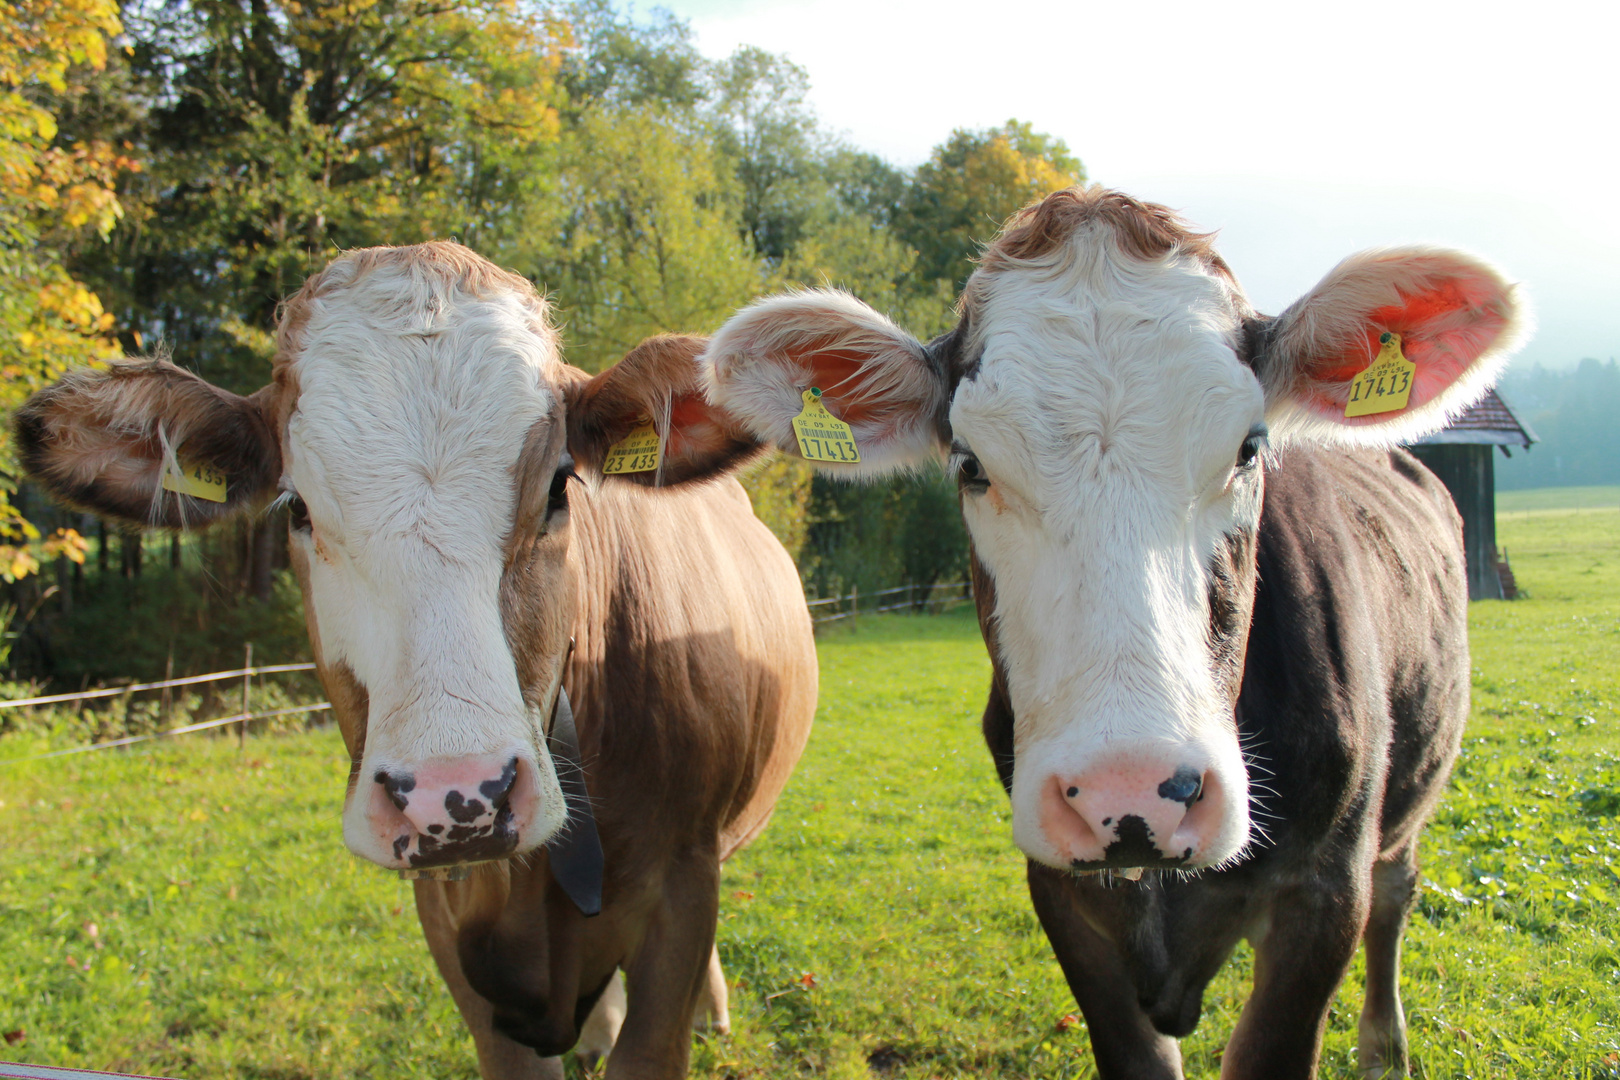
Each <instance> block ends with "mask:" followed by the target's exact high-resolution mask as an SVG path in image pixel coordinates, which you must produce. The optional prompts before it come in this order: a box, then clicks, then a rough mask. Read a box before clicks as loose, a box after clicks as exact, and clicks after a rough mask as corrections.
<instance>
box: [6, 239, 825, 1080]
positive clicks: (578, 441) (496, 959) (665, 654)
mask: <svg viewBox="0 0 1620 1080" xmlns="http://www.w3.org/2000/svg"><path fill="white" fill-rule="evenodd" d="M701 345H702V342H701V341H700V340H699V339H694V338H659V339H654V340H652V341H650V342H647V343H645V344H643V345H642V346H640V347H639V348H637V349H636V350H635V351H633V352H632V353H631V354H630V355H629V356H627V357H626V358H625V359H624V360H623V361H621V362H620V363H619V364H618V365H617V366H615V367H614V368H612V369H611V370H609V371H607V372H604V373H603V374H601V375H598V376H596V377H595V378H590V377H587V376H586V375H585V373H583V372H581V371H578V370H577V369H574V368H570V367H566V366H565V365H563V364H562V363H561V361H560V360H559V358H558V350H557V341H556V334H555V332H554V331H553V330H552V329H551V327H550V325H549V323H548V321H547V311H546V308H545V304H544V302H543V301H542V300H541V299H540V297H539V296H538V294H536V292H535V291H534V289H533V288H532V287H531V286H530V284H529V283H528V282H527V281H525V280H523V279H522V278H519V277H516V276H515V275H512V274H508V273H505V272H503V271H500V270H497V269H496V268H495V267H493V266H491V265H490V264H489V263H487V262H485V261H484V260H482V259H480V258H478V257H477V256H475V255H474V254H472V253H471V252H470V251H467V250H466V249H465V248H461V247H458V246H456V245H451V244H428V245H423V246H420V247H414V248H393V249H390V248H377V249H371V250H367V251H359V252H354V253H351V254H348V255H344V256H342V257H340V258H339V259H337V260H336V261H334V262H333V264H332V265H331V266H329V267H328V268H327V269H326V270H325V271H324V272H322V273H321V274H319V275H317V276H316V277H315V278H313V279H311V280H310V281H309V283H308V284H307V285H306V286H305V287H304V288H303V290H302V291H301V292H300V293H299V294H298V295H297V296H296V297H294V298H293V299H292V300H291V301H290V302H289V303H288V304H287V307H286V311H285V312H284V316H283V320H282V324H281V327H280V334H279V350H278V353H277V356H276V362H275V368H274V381H273V382H272V383H271V384H270V385H269V386H267V387H265V388H264V389H263V390H261V391H259V392H258V393H257V394H254V395H253V396H252V397H250V398H240V397H237V396H235V395H233V394H229V393H226V392H225V391H222V390H219V389H217V388H215V387H213V386H210V385H209V384H207V383H205V382H203V381H202V380H201V379H199V378H197V377H195V376H193V375H191V374H188V373H187V372H184V371H182V370H180V369H179V368H176V367H174V366H173V365H171V364H169V363H166V362H162V361H144V362H132V363H123V364H116V365H113V366H111V367H109V368H107V369H103V370H97V371H87V372H79V373H75V374H73V375H70V376H69V377H67V378H66V379H64V380H63V381H62V382H61V383H60V384H58V385H57V386H55V387H52V388H50V389H47V390H45V391H42V392H41V393H40V394H38V395H36V396H35V398H34V399H33V400H32V401H31V402H30V403H29V404H28V405H27V406H26V407H25V408H24V409H23V410H22V412H21V414H20V416H19V420H18V435H19V440H20V443H21V446H22V451H23V457H24V460H25V462H26V463H27V466H28V468H29V470H30V472H31V473H32V474H33V475H34V476H35V477H37V478H38V479H39V480H40V482H42V483H43V484H44V485H45V486H46V487H47V488H48V489H49V490H51V491H52V492H53V493H55V494H56V495H57V496H59V497H61V498H63V499H66V500H68V501H70V502H73V503H75V504H77V505H79V506H83V507H86V508H88V509H90V510H93V511H96V512H98V513H103V514H109V515H114V516H118V517H122V518H124V519H125V520H128V521H130V522H132V523H135V524H144V525H159V526H164V527H170V528H178V527H192V526H201V525H206V524H207V523H209V522H210V521H213V520H217V519H219V518H222V517H225V516H228V515H230V514H233V513H238V512H243V511H247V510H250V509H251V508H254V507H258V506H261V505H263V503H264V502H265V501H266V500H268V499H269V498H271V497H273V496H275V495H276V493H277V491H278V490H279V492H280V493H281V498H282V499H283V500H284V501H285V502H286V503H288V504H289V505H290V507H291V548H292V555H293V563H294V566H295V568H296V570H297V573H298V578H299V581H300V582H301V584H302V586H303V591H304V600H305V609H306V611H307V613H308V619H309V633H310V640H311V642H312V643H313V645H314V649H315V656H316V661H317V665H318V668H319V673H320V677H321V680H322V683H323V684H324V685H325V687H326V690H327V692H328V694H329V696H330V698H331V701H332V704H333V709H334V712H335V713H336V715H337V719H338V723H339V725H340V726H341V728H342V732H343V737H344V741H345V743H346V744H347V746H348V749H349V753H350V755H351V759H352V769H351V772H350V776H349V786H348V793H347V797H346V799H345V806H344V837H345V839H346V841H347V843H348V845H349V847H350V848H351V849H352V850H353V851H354V852H355V853H356V854H359V855H361V856H362V857H364V858H367V859H370V860H371V861H373V862H376V863H378V864H380V865H382V866H385V867H389V868H394V869H400V870H406V871H410V872H413V873H424V872H426V873H438V874H440V875H441V877H445V876H447V875H448V877H450V878H454V877H458V876H463V875H464V880H448V879H442V880H436V879H431V878H423V879H421V880H418V881H417V882H416V900H417V911H418V914H419V916H420V918H421V921H422V926H423V930H424V932H425V933H426V936H427V939H428V944H429V947H430V948H431V949H432V952H433V957H434V959H435V960H436V961H437V962H438V965H439V969H440V971H441V972H442V973H443V975H444V978H445V980H446V982H447V983H449V986H450V990H451V992H452V994H453V995H454V997H455V1000H456V1004H457V1005H458V1006H459V1007H460V1009H461V1012H462V1015H463V1017H464V1018H465V1019H466V1021H467V1024H468V1026H469V1027H470V1028H471V1029H472V1033H473V1037H474V1040H475V1042H476V1044H477V1047H478V1057H479V1067H480V1069H481V1071H482V1074H483V1075H484V1077H486V1078H487V1080H496V1078H500V1080H508V1078H531V1077H542V1076H551V1077H560V1076H561V1075H562V1068H561V1064H560V1062H559V1060H558V1055H560V1054H562V1053H563V1052H564V1051H566V1050H568V1049H569V1048H570V1047H572V1046H574V1045H575V1043H576V1041H577V1040H578V1039H579V1038H580V1034H581V1029H582V1026H583V1025H585V1024H586V1021H587V1016H588V1015H589V1014H591V1013H592V1010H593V1007H595V1006H597V1004H598V1001H599V999H601V998H602V997H603V995H604V994H606V995H607V999H606V1000H605V1001H604V1002H603V1003H602V1008H600V1009H598V1010H597V1015H596V1017H595V1018H594V1020H593V1023H592V1024H591V1025H590V1027H591V1028H592V1032H593V1035H592V1037H591V1039H590V1040H589V1045H588V1046H583V1047H581V1051H582V1053H584V1054H586V1055H587V1056H595V1055H600V1054H601V1053H603V1052H605V1051H606V1050H607V1049H608V1047H609V1046H612V1047H613V1051H612V1054H611V1056H610V1058H609V1061H608V1075H609V1076H613V1077H674V1076H681V1075H684V1073H685V1070H686V1062H687V1057H688V1053H689V1050H690V1042H691V1034H690V1033H691V1029H692V1026H693V1020H694V1015H696V1014H698V1013H699V1012H700V1011H701V1014H702V1015H701V1016H700V1020H701V1021H702V1022H704V1023H706V1024H709V1025H712V1026H715V1027H718V1028H721V1029H723V1028H724V1027H725V1026H726V1024H727V1022H728V1021H727V1013H726V986H725V979H724V975H723V974H722V972H721V970H720V966H719V959H718V956H717V955H716V953H715V951H714V931H715V918H716V912H717V907H718V887H719V873H720V863H721V862H722V861H723V860H724V859H725V858H726V857H727V856H729V855H730V854H731V853H732V852H734V851H736V850H737V849H739V848H740V847H742V846H743V845H745V844H747V843H748V842H749V841H750V840H752V839H753V838H754V837H755V836H756V835H758V833H759V832H760V830H761V829H763V828H764V826H765V823H766V821H767V820H768V818H769V817H770V813H771V808H772V806H773V805H774V803H775V801H776V798H777V795H778V794H779V793H780V792H781V790H782V787H783V785H784V783H785V782H786V780H787V777H788V774H789V772H790V771H791V769H792V768H793V765H794V762H795V761H796V760H797V759H798V756H799V753H800V751H801V750H802V749H803V747H804V743H805V739H806V737H807V736H808V733H809V728H810V720H811V716H812V713H813V712H814V710H815V697H816V658H815V651H814V646H813V642H812V639H811V634H810V621H809V616H808V614H807V612H806V609H805V606H804V596H803V592H802V590H801V588H800V585H799V580H798V575H797V573H796V571H795V569H794V567H793V563H792V561H791V560H790V559H789V558H788V556H787V553H786V552H785V551H784V550H783V549H782V547H781V545H780V544H778V543H777V542H776V540H775V539H774V538H773V537H772V536H771V534H770V533H769V532H768V531H767V530H766V529H765V527H764V526H763V525H762V524H760V522H759V521H758V520H757V519H756V518H755V517H754V515H753V512H752V510H751V509H750V507H749V503H748V498H747V496H746V495H745V494H744V493H743V491H742V489H741V488H740V486H739V485H738V484H737V482H736V481H735V480H734V479H732V478H731V477H730V476H729V475H728V474H729V473H730V472H731V471H732V470H733V469H734V468H735V467H736V466H738V465H739V464H741V463H742V462H744V461H746V460H748V459H749V458H751V457H753V456H755V455H756V454H758V453H759V452H760V446H759V444H758V442H757V441H755V440H754V439H752V438H751V437H748V436H746V435H742V434H739V433H738V432H736V431H733V430H731V429H730V428H729V427H727V425H726V424H725V423H724V422H722V421H721V420H720V419H719V418H718V417H717V414H716V413H715V412H714V410H712V409H711V408H710V407H709V406H708V405H707V404H706V403H705V402H704V400H703V398H702V396H701V394H700V393H699V392H698V391H697V389H696V381H695V379H696V373H697V368H696V365H695V363H694V357H695V356H696V353H697V351H698V350H699V349H700V348H701ZM648 421H650V422H651V423H652V424H653V425H654V426H655V428H656V430H657V431H658V432H659V433H660V435H661V442H662V450H661V460H660V461H659V463H658V466H657V468H656V469H654V470H652V471H645V472H639V473H629V474H625V475H624V476H623V477H622V478H619V477H614V478H604V477H602V476H601V472H600V469H601V467H602V465H603V463H604V458H605V456H606V455H607V454H608V451H609V448H610V447H612V446H614V445H616V444H617V443H619V441H620V440H622V439H624V437H625V436H626V435H627V434H628V433H630V432H631V431H632V430H633V429H635V428H637V427H639V426H640V425H641V424H642V423H644V422H648ZM643 464H644V463H643ZM576 467H577V468H578V469H579V470H580V473H581V474H582V475H583V479H582V478H581V475H576V472H575V469H576ZM626 481H639V483H631V482H626ZM199 483H201V484H203V485H205V486H200V487H199V486H195V485H197V484H199ZM209 483H214V484H223V488H222V489H221V488H220V487H217V486H216V487H213V488H209V487H207V486H206V485H207V484H209ZM660 483H661V484H663V485H668V486H669V490H652V489H651V487H649V486H648V485H653V484H660ZM176 487H178V488H181V489H183V490H184V493H181V492H177V491H175V490H171V489H172V488H176ZM581 762H583V779H584V786H585V788H587V789H588V791H589V796H588V799H587V798H586V796H585V794H584V792H583V791H582V790H580V787H579V783H578V780H579V777H578V771H579V769H580V763H581ZM570 789H571V793H570V795H569V797H568V798H566V799H565V795H564V792H565V790H570ZM593 809H594V823H593V821H592V813H591V811H592V810H593ZM593 830H594V831H593ZM597 834H599V836H600V847H599V848H598V847H597V846H596V844H595V840H594V836H595V835H597ZM468 864H472V865H470V869H469V870H462V869H460V868H463V867H467V866H468ZM446 868H451V869H449V870H447V869H446ZM597 907H600V914H599V915H596V916H595V917H594V918H588V917H587V914H588V913H591V912H593V911H594V909H595V908H597ZM620 969H622V970H623V972H624V974H625V976H626V979H627V982H628V988H629V1001H628V1007H627V1009H626V1006H625V1004H624V996H625V994H624V989H623V987H622V986H621V985H620V984H619V982H618V981H617V978H616V972H618V971H619V970H620ZM621 1015H622V1016H623V1031H622V1034H621V1033H618V1032H617V1028H618V1018H619V1016H621ZM616 1034H617V1035H618V1040H617V1044H616V1045H614V1044H613V1041H612V1040H613V1038H614V1036H615V1035H616Z"/></svg>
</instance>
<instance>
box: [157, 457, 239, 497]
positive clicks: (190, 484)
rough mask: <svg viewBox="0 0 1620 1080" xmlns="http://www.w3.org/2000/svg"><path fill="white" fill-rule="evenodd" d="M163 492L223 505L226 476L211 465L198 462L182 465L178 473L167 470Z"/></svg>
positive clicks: (164, 474) (164, 473) (165, 471)
mask: <svg viewBox="0 0 1620 1080" xmlns="http://www.w3.org/2000/svg"><path fill="white" fill-rule="evenodd" d="M163 490H164V491H173V492H176V493H178V494H180V495H190V496H191V497H192V498H194V499H207V500H208V501H209V502H217V503H222V502H224V501H225V474H224V473H222V472H220V471H219V470H218V469H216V468H214V467H213V466H211V465H201V464H198V463H197V462H192V463H191V464H189V465H181V466H180V471H179V472H178V473H176V472H174V471H173V470H171V469H168V468H165V469H164V470H163Z"/></svg>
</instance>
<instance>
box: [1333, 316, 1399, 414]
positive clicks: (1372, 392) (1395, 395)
mask: <svg viewBox="0 0 1620 1080" xmlns="http://www.w3.org/2000/svg"><path fill="white" fill-rule="evenodd" d="M1378 343H1379V346H1380V348H1379V350H1378V355H1377V356H1376V357H1374V358H1373V362H1372V363H1371V364H1369V365H1367V370H1366V371H1363V372H1362V373H1361V374H1360V375H1357V376H1356V377H1355V378H1354V379H1353V380H1351V382H1350V400H1349V401H1347V402H1345V403H1344V415H1346V416H1371V415H1373V414H1374V413H1386V412H1395V411H1397V410H1399V409H1404V408H1406V402H1407V399H1408V398H1410V397H1411V396H1412V376H1413V374H1414V373H1415V372H1416V371H1417V365H1416V364H1414V363H1412V361H1410V360H1408V359H1407V358H1406V354H1404V353H1402V352H1401V335H1399V334H1396V333H1392V332H1391V331H1388V330H1386V331H1384V334H1383V336H1382V337H1380V338H1379V339H1378Z"/></svg>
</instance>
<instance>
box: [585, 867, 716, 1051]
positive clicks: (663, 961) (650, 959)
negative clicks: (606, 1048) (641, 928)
mask: <svg viewBox="0 0 1620 1080" xmlns="http://www.w3.org/2000/svg"><path fill="white" fill-rule="evenodd" d="M719 915H720V860H719V859H718V858H717V857H716V856H715V854H714V852H712V851H710V852H706V853H700V854H695V855H693V856H691V857H689V858H687V859H685V860H683V861H682V862H681V863H680V864H678V865H676V866H674V867H672V868H671V870H670V872H669V874H668V876H667V877H666V878H665V881H664V888H663V890H662V892H661V896H660V904H659V907H658V910H657V911H656V912H654V913H653V915H652V916H651V918H650V919H649V922H648V926H647V931H646V934H645V936H644V937H643V938H642V941H641V946H640V948H638V949H637V950H636V953H635V955H634V956H633V957H632V958H631V960H630V962H629V963H628V964H626V965H625V971H624V973H625V982H626V984H627V986H626V989H627V990H628V991H629V994H630V1008H629V1010H628V1012H627V1013H626V1014H625V1018H624V1029H623V1030H622V1031H620V1032H619V1042H618V1045H616V1046H615V1047H614V1048H613V1054H612V1056H611V1057H609V1058H608V1065H607V1076H608V1080H652V1078H660V1080H662V1078H668V1080H677V1078H680V1077H684V1076H685V1075H686V1063H687V1059H688V1058H689V1057H690V1056H691V1053H692V1017H693V1014H694V1013H695V1012H696V1011H697V1005H698V1000H699V997H700V996H701V995H702V993H703V987H704V983H705V982H706V981H707V979H708V978H709V958H710V957H711V956H712V955H713V953H714V926H715V920H716V919H717V918H719Z"/></svg>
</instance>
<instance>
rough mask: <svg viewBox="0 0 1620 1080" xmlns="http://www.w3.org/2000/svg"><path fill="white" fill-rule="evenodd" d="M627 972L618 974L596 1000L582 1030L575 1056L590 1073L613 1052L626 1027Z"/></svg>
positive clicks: (617, 972)
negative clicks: (614, 1045) (621, 1031)
mask: <svg viewBox="0 0 1620 1080" xmlns="http://www.w3.org/2000/svg"><path fill="white" fill-rule="evenodd" d="M624 1011H625V997H624V972H622V971H615V972H614V973H613V978H611V979H609V980H608V984H607V989H605V990H603V991H602V996H601V997H599V998H597V999H596V1005H595V1007H593V1008H592V1009H591V1015H589V1016H587V1017H586V1018H585V1026H584V1027H582V1028H580V1029H579V1042H577V1043H575V1044H574V1056H575V1057H577V1058H578V1059H579V1063H580V1064H581V1065H583V1066H585V1068H587V1069H594V1068H596V1066H597V1065H598V1064H599V1063H600V1062H601V1061H602V1059H603V1058H605V1057H607V1056H608V1054H610V1053H611V1052H612V1051H613V1044H614V1043H616V1042H617V1041H618V1039H619V1029H620V1028H622V1027H624Z"/></svg>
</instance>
